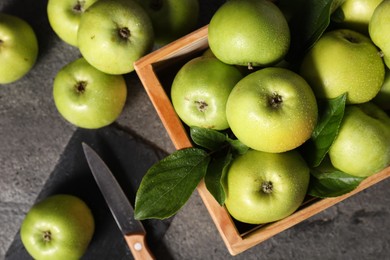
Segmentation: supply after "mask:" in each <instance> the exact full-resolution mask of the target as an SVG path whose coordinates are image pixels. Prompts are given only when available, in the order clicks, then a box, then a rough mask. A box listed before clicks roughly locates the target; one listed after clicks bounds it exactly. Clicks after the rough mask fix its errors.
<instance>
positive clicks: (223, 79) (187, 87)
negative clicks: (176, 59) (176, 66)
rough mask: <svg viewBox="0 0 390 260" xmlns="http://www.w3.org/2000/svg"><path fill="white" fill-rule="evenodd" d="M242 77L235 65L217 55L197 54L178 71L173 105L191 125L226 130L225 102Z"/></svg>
mask: <svg viewBox="0 0 390 260" xmlns="http://www.w3.org/2000/svg"><path fill="white" fill-rule="evenodd" d="M241 78H242V74H241V72H240V71H239V70H238V69H237V68H236V67H235V66H232V65H228V64H225V63H223V62H221V61H220V60H218V59H217V58H214V57H196V58H194V59H192V60H190V61H189V62H187V63H186V64H185V65H184V66H183V67H182V68H181V69H180V70H179V71H178V73H177V74H176V76H175V78H174V80H173V83H172V88H171V99H172V105H173V107H174V108H175V110H176V113H177V114H178V116H179V117H180V119H181V120H182V121H183V122H184V123H185V124H187V125H188V126H198V127H204V128H211V129H215V130H224V129H227V128H229V125H228V122H227V120H226V112H225V111H226V101H227V99H228V97H229V94H230V92H231V90H232V89H233V87H234V85H235V84H236V83H237V82H238V81H239V80H240V79H241Z"/></svg>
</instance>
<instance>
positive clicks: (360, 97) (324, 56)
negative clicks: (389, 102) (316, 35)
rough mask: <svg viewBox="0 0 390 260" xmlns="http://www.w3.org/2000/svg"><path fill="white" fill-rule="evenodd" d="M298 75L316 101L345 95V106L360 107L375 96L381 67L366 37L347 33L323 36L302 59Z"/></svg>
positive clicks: (374, 48)
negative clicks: (313, 94)
mask: <svg viewBox="0 0 390 260" xmlns="http://www.w3.org/2000/svg"><path fill="white" fill-rule="evenodd" d="M300 74H301V75H302V76H303V77H304V78H305V79H306V80H307V82H308V83H309V84H310V86H311V87H312V88H313V90H314V93H315V94H316V96H317V98H320V99H332V98H336V97H338V96H340V95H342V94H344V93H347V103H349V104H357V103H364V102H367V101H370V100H371V99H373V98H374V97H375V96H376V94H377V93H378V92H379V90H380V88H381V86H382V84H383V81H384V78H385V65H384V63H383V60H382V58H381V57H380V55H379V51H378V49H377V48H376V46H375V45H374V44H373V43H372V41H371V40H370V38H369V37H368V36H365V35H363V34H361V33H358V32H356V31H352V30H349V29H338V30H333V31H330V32H327V33H325V34H324V35H323V36H322V37H321V38H320V39H319V40H318V41H317V42H316V43H315V44H314V46H313V47H312V48H311V49H310V50H309V52H308V53H307V54H306V55H305V56H304V58H303V62H302V64H301V68H300Z"/></svg>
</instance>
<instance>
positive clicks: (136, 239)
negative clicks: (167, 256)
mask: <svg viewBox="0 0 390 260" xmlns="http://www.w3.org/2000/svg"><path fill="white" fill-rule="evenodd" d="M125 240H126V243H127V245H128V246H129V248H130V251H131V253H132V254H133V257H134V259H135V260H154V259H155V258H154V256H153V254H152V252H151V251H150V249H149V248H148V246H147V244H146V239H145V235H144V234H132V235H125Z"/></svg>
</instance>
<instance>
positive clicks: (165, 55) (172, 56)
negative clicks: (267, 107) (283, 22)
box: [134, 26, 390, 255]
mask: <svg viewBox="0 0 390 260" xmlns="http://www.w3.org/2000/svg"><path fill="white" fill-rule="evenodd" d="M207 32H208V30H207V26H205V27H203V28H200V29H198V30H197V31H194V32H193V33H191V34H189V35H187V36H185V37H183V38H181V39H179V40H177V41H175V42H173V43H171V44H169V45H166V46H164V47H163V48H161V49H158V50H156V51H154V52H152V53H150V54H149V55H147V56H145V57H143V58H141V59H140V60H138V61H137V62H135V64H134V67H135V70H136V72H137V74H138V76H139V78H140V80H141V82H142V84H143V86H144V88H145V90H146V92H147V94H148V95H149V97H150V100H151V102H152V103H153V105H154V107H155V109H156V111H157V113H158V115H159V117H160V118H161V121H162V123H163V125H164V127H165V128H166V130H167V132H168V134H169V136H170V138H171V140H172V142H173V144H174V146H175V148H176V149H183V148H187V147H191V146H192V143H191V140H190V138H189V135H188V129H187V128H186V127H185V126H184V124H183V123H182V122H181V120H180V119H179V117H178V115H177V114H176V112H175V110H174V108H173V106H172V103H171V101H170V98H169V96H170V87H171V83H172V80H173V78H174V76H175V75H176V73H177V71H178V70H179V69H180V67H181V66H182V65H184V64H185V62H187V61H189V60H190V59H192V58H194V57H196V56H199V55H201V54H202V53H203V52H204V51H205V50H206V49H207V48H208V41H207ZM389 176H390V167H388V168H386V169H385V170H383V171H381V172H380V173H377V174H375V175H373V176H371V177H369V178H367V179H366V180H364V181H363V182H362V183H361V184H360V185H359V187H358V188H356V189H355V190H354V191H352V192H350V193H348V194H345V195H343V196H339V197H336V198H327V199H316V198H309V197H308V198H307V199H306V200H305V201H304V203H303V204H302V206H301V207H300V208H299V209H298V210H297V211H296V212H295V213H293V214H292V215H290V216H288V217H286V218H284V219H282V220H280V221H277V222H273V223H269V224H264V225H247V224H244V223H239V222H237V221H235V220H234V219H233V218H232V217H231V216H230V215H229V213H228V212H227V210H226V209H225V207H221V206H220V205H219V204H218V203H217V202H216V200H215V199H214V197H213V196H212V195H211V194H210V193H209V192H208V190H207V188H206V186H205V184H204V182H201V183H200V184H199V185H198V187H197V190H198V193H199V194H200V196H201V198H202V200H203V202H204V204H205V205H206V207H207V209H208V211H209V213H210V215H211V217H212V219H213V221H214V223H215V225H216V227H217V229H218V231H219V232H220V235H221V237H222V239H223V241H224V242H225V244H226V247H227V249H228V250H229V252H230V254H232V255H236V254H239V253H241V252H243V251H245V250H247V249H248V248H251V247H253V246H255V245H257V244H259V243H261V242H262V241H265V240H267V239H268V238H270V237H272V236H274V235H276V234H278V233H280V232H282V231H284V230H286V229H288V228H290V227H292V226H294V225H296V224H298V223H299V222H301V221H303V220H306V219H308V218H309V217H311V216H313V215H315V214H317V213H319V212H321V211H323V210H325V209H326V208H329V207H331V206H333V205H335V204H336V203H338V202H340V201H342V200H344V199H346V198H348V197H350V196H353V195H354V194H356V193H358V192H360V191H362V190H364V189H366V188H368V187H370V186H372V185H374V184H376V183H378V182H380V181H382V180H384V179H386V178H387V177H389Z"/></svg>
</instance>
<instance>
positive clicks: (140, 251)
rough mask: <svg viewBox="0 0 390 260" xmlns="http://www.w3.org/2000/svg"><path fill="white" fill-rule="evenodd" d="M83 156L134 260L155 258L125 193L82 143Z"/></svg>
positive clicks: (106, 167) (101, 161)
mask: <svg viewBox="0 0 390 260" xmlns="http://www.w3.org/2000/svg"><path fill="white" fill-rule="evenodd" d="M82 146H83V150H84V154H85V157H86V159H87V162H88V165H89V168H90V169H91V171H92V175H93V176H94V178H95V180H96V183H97V185H98V187H99V189H100V191H101V192H102V194H103V197H104V199H105V200H106V203H107V205H108V207H109V209H110V211H111V213H112V215H113V217H114V219H115V221H116V223H117V224H118V227H119V229H120V231H121V232H122V234H123V236H124V238H125V241H126V243H127V245H128V246H129V248H130V251H131V253H132V255H133V256H134V258H135V259H136V260H141V259H142V260H146V259H155V258H154V256H153V254H152V252H151V251H150V249H149V248H148V246H147V244H146V239H145V237H146V231H145V228H144V226H143V225H142V223H141V221H139V220H136V219H134V209H133V206H132V205H131V204H130V202H129V200H128V199H127V197H126V195H125V193H124V192H123V190H122V188H121V187H120V185H119V183H118V182H117V180H116V179H115V176H114V175H113V174H112V173H111V171H110V169H109V168H108V166H107V165H106V164H105V163H104V161H103V160H102V159H101V158H100V157H99V155H98V154H97V153H96V152H95V151H94V150H93V149H92V148H91V147H90V146H88V145H87V144H86V143H82Z"/></svg>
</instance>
